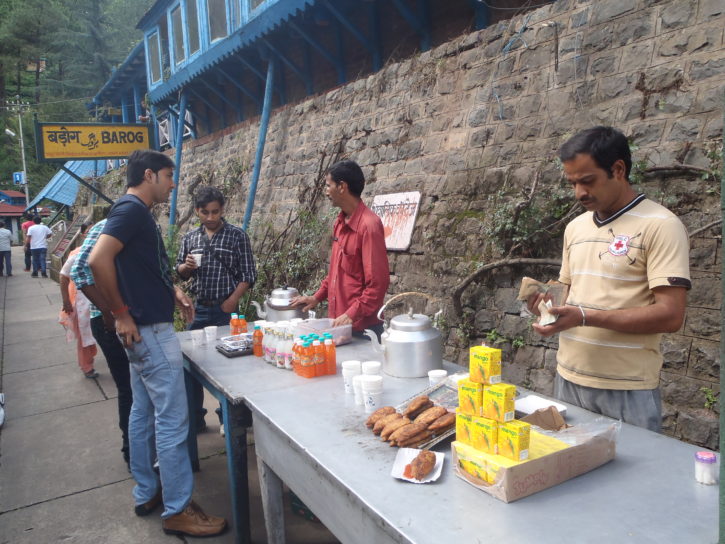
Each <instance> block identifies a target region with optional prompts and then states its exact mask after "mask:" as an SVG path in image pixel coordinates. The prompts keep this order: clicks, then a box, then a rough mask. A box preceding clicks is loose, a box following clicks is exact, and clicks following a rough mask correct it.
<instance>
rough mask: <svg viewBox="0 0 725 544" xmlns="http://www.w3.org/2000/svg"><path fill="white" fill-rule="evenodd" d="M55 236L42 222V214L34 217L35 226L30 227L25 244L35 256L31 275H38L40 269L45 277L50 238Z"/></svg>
mask: <svg viewBox="0 0 725 544" xmlns="http://www.w3.org/2000/svg"><path fill="white" fill-rule="evenodd" d="M51 236H53V231H52V230H50V229H49V228H48V227H46V226H45V225H43V224H42V223H41V222H40V216H39V215H36V216H35V217H33V226H32V227H30V228H29V229H28V235H27V237H26V242H25V244H26V245H27V246H28V247H29V248H30V253H31V254H32V257H33V273H32V274H31V276H33V277H34V278H37V277H38V271H40V272H41V273H42V275H43V277H44V278H47V277H48V274H47V273H46V266H47V264H46V256H47V254H48V239H49V238H50V237H51Z"/></svg>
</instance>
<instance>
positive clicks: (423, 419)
mask: <svg viewBox="0 0 725 544" xmlns="http://www.w3.org/2000/svg"><path fill="white" fill-rule="evenodd" d="M447 411H448V410H446V409H445V408H443V406H433V407H432V408H428V409H427V410H426V411H425V412H422V413H421V414H420V415H419V416H418V417H416V418H415V419H414V420H413V423H422V424H423V425H425V426H426V427H427V426H428V425H430V424H431V423H433V422H434V421H435V420H436V419H438V418H439V417H441V416H442V415H445V413H446V412H447Z"/></svg>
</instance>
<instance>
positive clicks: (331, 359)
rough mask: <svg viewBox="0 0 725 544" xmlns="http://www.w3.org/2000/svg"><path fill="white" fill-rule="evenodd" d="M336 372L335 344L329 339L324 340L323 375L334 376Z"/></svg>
mask: <svg viewBox="0 0 725 544" xmlns="http://www.w3.org/2000/svg"><path fill="white" fill-rule="evenodd" d="M336 372H337V354H336V353H335V343H334V342H333V341H332V340H331V339H330V338H328V339H326V340H325V374H335V373H336Z"/></svg>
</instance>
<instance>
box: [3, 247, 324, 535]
mask: <svg viewBox="0 0 725 544" xmlns="http://www.w3.org/2000/svg"><path fill="white" fill-rule="evenodd" d="M0 303H2V308H1V309H0V344H1V346H2V347H1V348H0V349H1V350H2V351H1V358H0V365H1V366H0V391H2V392H4V393H5V410H6V420H5V425H4V427H3V428H2V429H0V544H5V543H13V544H16V543H20V544H26V543H27V544H39V543H50V542H72V543H89V544H90V543H93V544H97V543H98V542H104V543H106V544H116V543H119V544H120V543H124V544H127V543H129V542H143V543H150V544H153V543H157V542H158V543H168V542H178V538H177V537H174V536H167V535H165V534H164V533H163V532H162V530H161V520H160V517H159V514H160V510H161V509H159V510H158V511H157V513H155V514H154V515H151V516H148V517H145V518H139V517H137V516H136V515H134V513H133V499H132V497H131V489H132V487H133V479H132V478H131V475H130V474H129V473H128V471H127V470H126V465H125V463H124V462H123V459H122V456H121V451H120V448H121V433H120V431H119V429H118V412H117V405H116V389H115V385H114V383H113V380H112V379H111V376H110V373H109V371H108V367H107V366H106V363H105V360H104V358H103V355H102V353H100V350H99V354H98V356H97V357H96V362H95V368H96V370H97V371H98V372H99V373H100V376H99V377H98V378H97V379H87V378H85V377H84V376H83V374H82V373H81V371H80V368H79V367H78V363H77V361H76V355H75V342H73V343H67V342H66V340H65V333H64V331H63V328H62V327H61V326H60V324H58V312H59V310H60V307H61V298H60V291H59V289H58V284H57V283H55V282H54V281H53V280H51V279H46V278H31V277H30V273H29V272H23V253H22V248H13V277H10V278H8V277H0ZM205 406H206V408H207V409H208V410H209V415H208V416H207V423H208V424H209V430H208V431H207V432H205V433H203V434H201V435H200V436H199V455H200V459H201V471H200V472H198V473H197V474H196V475H195V478H196V485H195V492H194V498H195V500H196V501H197V502H198V503H199V504H200V505H201V506H202V508H204V509H205V510H206V511H207V512H209V513H213V514H215V515H223V516H225V517H226V518H227V519H228V520H231V518H232V516H231V501H230V497H229V485H228V480H227V471H226V456H225V453H224V440H223V438H222V437H221V436H220V435H219V432H218V425H217V422H216V417H215V416H214V408H215V407H216V401H215V400H214V399H213V398H212V397H211V396H209V395H207V397H206V399H205ZM210 416H211V417H210ZM248 453H249V459H250V473H249V480H250V493H251V494H252V511H251V520H252V527H251V532H252V540H253V542H255V543H264V542H266V534H265V530H264V519H263V517H262V507H261V502H260V499H259V483H258V477H257V470H256V463H255V462H254V461H253V460H254V459H255V457H254V447H253V446H250V451H249V452H248ZM286 521H287V523H286V526H287V538H288V542H290V543H292V544H295V543H299V544H308V543H309V544H312V543H314V544H325V543H328V542H329V543H333V542H337V541H336V539H335V538H334V537H333V536H332V535H331V534H330V533H329V532H328V531H327V530H326V529H325V528H324V527H323V526H322V525H321V524H319V523H314V522H309V521H307V520H305V519H304V518H301V517H299V516H297V515H295V514H293V513H291V511H290V509H289V506H288V507H287V511H286ZM181 540H184V539H181ZM189 540H190V541H193V540H194V539H189ZM204 541H205V542H210V543H230V542H232V541H233V535H232V532H231V531H227V533H226V534H224V535H222V536H220V537H217V538H212V539H204Z"/></svg>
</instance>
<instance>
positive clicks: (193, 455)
mask: <svg viewBox="0 0 725 544" xmlns="http://www.w3.org/2000/svg"><path fill="white" fill-rule="evenodd" d="M194 380H196V378H194V376H193V375H192V374H191V372H189V371H188V370H185V371H184V386H185V387H186V405H187V406H188V408H189V434H188V435H187V437H186V443H187V449H188V450H189V460H190V461H191V470H193V471H194V472H199V471H200V470H201V465H200V464H199V447H198V444H197V441H196V434H197V428H196V417H194V416H195V414H196V406H195V404H194V392H193V388H192V383H193V381H194Z"/></svg>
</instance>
